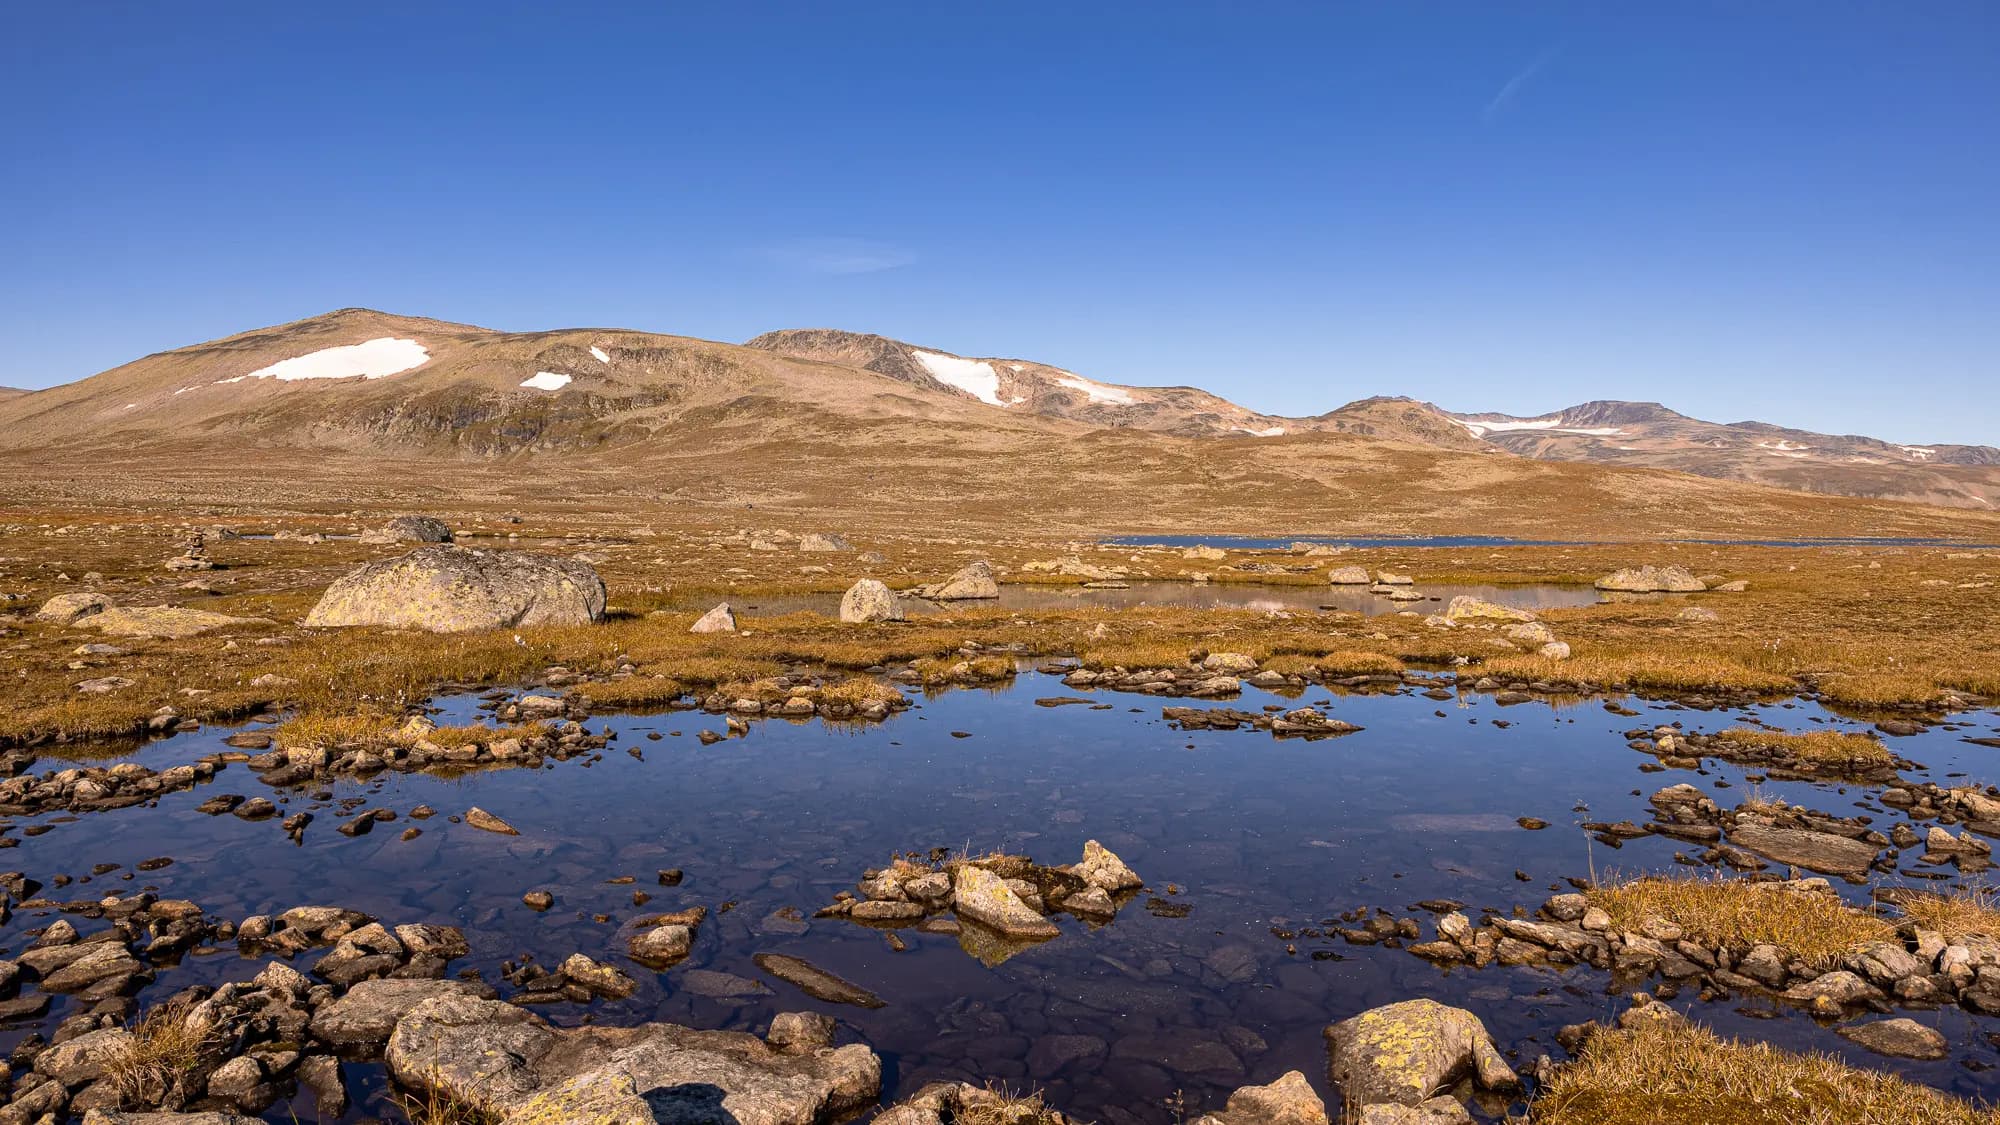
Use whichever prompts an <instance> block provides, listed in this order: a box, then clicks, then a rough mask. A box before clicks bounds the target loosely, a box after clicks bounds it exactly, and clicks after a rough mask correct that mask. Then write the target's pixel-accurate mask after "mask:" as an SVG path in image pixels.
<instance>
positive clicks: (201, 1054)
mask: <svg viewBox="0 0 2000 1125" xmlns="http://www.w3.org/2000/svg"><path fill="white" fill-rule="evenodd" d="M228 1041H229V1029H228V1028H227V1027H226V1026H224V1024H223V1022H222V1021H221V1020H218V1019H217V1018H216V1017H215V1014H214V1010H213V1009H212V1008H207V1007H204V1006H202V1005H200V1004H195V1003H189V1002H186V1001H181V1000H170V1001H167V1002H166V1003H163V1004H160V1005H158V1006H156V1007H155V1008H153V1010H152V1011H150V1012H147V1013H146V1016H145V1018H144V1019H141V1020H140V1021H139V1023H138V1024H137V1026H135V1027H133V1029H132V1042H131V1044H130V1046H129V1047H127V1048H126V1050H125V1052H124V1053H123V1054H121V1055H119V1056H118V1057H116V1058H114V1059H112V1060H110V1061H109V1063H108V1065H107V1067H106V1071H105V1077H106V1078H108V1079H109V1080H110V1081H111V1083H112V1084H113V1085H114V1086H115V1087H116V1088H117V1090H118V1094H119V1097H120V1098H121V1099H122V1100H123V1101H124V1103H125V1104H127V1105H160V1104H161V1103H163V1102H165V1101H167V1100H168V1099H170V1098H173V1099H179V1098H182V1097H192V1096H196V1095H199V1094H200V1093H201V1091H200V1090H198V1089H190V1088H189V1083H190V1082H191V1081H192V1080H193V1078H194V1076H195V1075H196V1073H197V1072H198V1071H199V1070H200V1069H201V1067H202V1064H203V1063H204V1062H212V1061H213V1059H214V1057H215V1056H217V1055H219V1054H220V1053H221V1051H222V1049H223V1048H224V1046H226V1045H227V1043H228Z"/></svg>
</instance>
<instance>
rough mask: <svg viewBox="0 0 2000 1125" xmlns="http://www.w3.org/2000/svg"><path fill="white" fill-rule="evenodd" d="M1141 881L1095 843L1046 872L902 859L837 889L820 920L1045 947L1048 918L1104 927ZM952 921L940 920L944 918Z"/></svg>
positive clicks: (999, 858)
mask: <svg viewBox="0 0 2000 1125" xmlns="http://www.w3.org/2000/svg"><path fill="white" fill-rule="evenodd" d="M1144 886H1145V881H1144V880H1142V879H1140V878H1139V876H1138V875H1137V874H1136V873H1135V872H1134V871H1133V870H1132V869H1131V868H1130V867H1128V866H1126V865H1125V861H1123V860H1121V859H1119V858H1118V856H1117V855H1116V854H1114V853H1113V852H1112V851H1111V850H1110V849H1109V848H1106V847H1105V846H1104V845H1102V844H1100V843H1098V842H1097V841H1096V840H1088V841H1085V843H1084V845H1083V858H1082V859H1081V860H1080V861H1078V862H1077V863H1074V864H1072V865H1070V866H1068V867H1045V866H1042V865H1040V864H1037V863H1035V862H1034V861H1033V860H1031V859H1029V858H1028V857H1026V856H1019V855H996V856H984V857H979V858H957V859H953V858H950V857H949V855H948V853H946V852H943V851H938V852H933V853H931V854H930V857H929V861H928V862H913V861H910V860H903V861H900V862H898V863H895V864H892V865H891V866H889V867H886V868H882V869H881V870H877V871H870V872H868V873H867V874H866V876H865V877H864V878H863V879H862V881H861V883H860V885H859V886H858V887H857V889H856V890H854V891H842V892H840V894H839V895H837V896H835V899H834V902H833V903H832V904H831V905H829V906H827V907H825V908H823V909H822V910H820V911H819V915H818V916H819V917H824V918H848V919H851V920H853V921H856V922H863V923H867V924H869V925H877V926H914V927H917V928H919V929H922V930H925V931H926V932H932V933H952V934H960V935H963V933H964V927H963V926H962V925H961V924H962V923H970V924H972V925H973V926H978V927H983V928H985V929H986V930H990V931H992V933H993V934H996V935H998V936H1000V937H1002V938H1004V939H1007V940H1009V941H1016V942H1021V941H1026V942H1035V941H1046V940H1048V939H1049V938H1052V937H1055V936H1057V935H1058V934H1059V933H1061V931H1060V930H1059V929H1058V928H1057V927H1056V924H1055V923H1054V922H1052V921H1050V920H1049V916H1050V915H1052V914H1057V913H1068V914H1071V915H1074V916H1075V917H1077V918H1080V919H1083V920H1084V921H1087V922H1108V921H1110V920H1111V919H1113V918H1115V917H1117V915H1118V909H1119V907H1120V906H1122V905H1124V903H1125V902H1127V901H1129V900H1130V898H1131V897H1132V892H1135V891H1138V890H1139V889H1140V888H1142V887H1144ZM947 913H949V914H951V915H953V918H950V919H947V918H944V917H943V915H945V914H947Z"/></svg>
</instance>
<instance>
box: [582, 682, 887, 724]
mask: <svg viewBox="0 0 2000 1125" xmlns="http://www.w3.org/2000/svg"><path fill="white" fill-rule="evenodd" d="M760 684H761V685H762V689H763V691H765V692H777V693H782V698H759V697H754V696H749V695H741V694H735V693H732V692H729V691H727V690H724V689H722V688H717V689H716V690H714V691H711V692H709V693H708V694H707V695H704V696H702V697H701V699H700V701H699V702H698V704H697V706H699V707H700V709H701V710H703V711H706V712H708V713H709V714H712V715H721V714H729V715H741V716H755V715H769V716H776V717H780V718H794V719H808V718H811V717H813V716H814V715H818V716H819V717H821V718H823V719H840V720H852V719H867V720H881V719H886V718H888V717H889V715H890V714H892V713H893V712H896V711H901V710H904V709H906V708H908V707H909V706H910V700H909V699H908V697H906V696H903V695H901V694H894V695H891V696H890V697H888V698H883V699H872V700H866V701H863V702H860V703H855V702H852V701H850V700H847V699H840V698H822V692H823V691H824V689H825V686H826V685H825V684H824V683H823V682H821V681H820V680H819V679H818V678H816V677H814V676H811V675H807V674H803V673H801V674H798V675H787V676H775V677H772V678H771V679H769V680H765V681H760ZM585 690H586V691H588V689H585ZM760 694H762V693H761V692H760Z"/></svg>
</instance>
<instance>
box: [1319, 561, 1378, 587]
mask: <svg viewBox="0 0 2000 1125" xmlns="http://www.w3.org/2000/svg"><path fill="white" fill-rule="evenodd" d="M1326 580H1327V582H1328V583H1329V584H1331V585H1334V586H1366V585H1369V584H1370V583H1372V582H1374V579H1372V578H1370V577H1368V568H1367V567H1365V566H1337V567H1334V568H1333V569H1332V570H1329V571H1327V572H1326Z"/></svg>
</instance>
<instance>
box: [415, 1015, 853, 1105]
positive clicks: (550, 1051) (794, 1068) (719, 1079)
mask: <svg viewBox="0 0 2000 1125" xmlns="http://www.w3.org/2000/svg"><path fill="white" fill-rule="evenodd" d="M785 1041H786V1044H787V1045H788V1046H789V1045H790V1043H791V1039H790V1038H789V1037H786V1040H785ZM385 1057H386V1059H387V1062H388V1065H389V1072H390V1073H391V1074H392V1075H394V1077H395V1078H396V1080H397V1081H398V1082H399V1083H401V1084H403V1085H404V1086H406V1087H410V1088H412V1089H416V1090H421V1091H435V1092H438V1093H442V1094H445V1095H447V1096H449V1097H451V1098H452V1099H454V1100H455V1101H458V1102H460V1103H462V1104H465V1105H468V1106H473V1107H476V1108H477V1109H479V1110H482V1111H484V1112H485V1113H487V1114H491V1115H493V1116H494V1117H496V1118H497V1119H498V1120H499V1121H500V1122H502V1123H525V1122H531V1121H540V1122H548V1121H599V1122H617V1123H620V1125H624V1123H632V1125H637V1123H639V1122H655V1121H687V1122H696V1121H715V1122H723V1121H728V1122H734V1123H738V1125H811V1123H813V1122H818V1121H830V1120H835V1119H838V1118H840V1117H842V1116H843V1115H845V1114H847V1113H848V1112H850V1111H853V1110H856V1109H859V1108H861V1107H862V1106H865V1105H867V1104H869V1103H871V1102H873V1101H874V1100H875V1098H876V1096H877V1094H878V1093H879V1092H880V1089H881V1080H882V1064H881V1060H880V1059H878V1058H876V1056H875V1053H874V1052H873V1051H871V1050H869V1049H868V1048H867V1047H865V1046H862V1045H860V1044H858V1043H856V1044H850V1045H848V1046H845V1047H837V1048H836V1047H825V1048H821V1049H814V1050H810V1051H805V1052H798V1053H793V1052H790V1051H787V1050H781V1049H778V1048H775V1047H773V1046H772V1045H771V1044H769V1043H767V1042H766V1041H765V1040H762V1039H759V1038H757V1037H756V1036H754V1035H748V1034H745V1033H743V1032H737V1031H695V1030H691V1029H689V1028H685V1027H680V1026H677V1025H674V1024H665V1023H650V1024H642V1025H640V1026H638V1027H625V1028H609V1027H579V1028H557V1027H554V1026H552V1025H550V1024H549V1023H548V1022H547V1021H546V1020H544V1019H542V1018H541V1017H540V1016H537V1015H535V1014H534V1013H532V1012H528V1011H526V1010H524V1009H522V1008H519V1007H516V1006H514V1005H512V1004H506V1003H502V1002H499V1001H496V1000H483V999H475V998H472V997H467V996H451V997H441V998H439V999H436V1000H433V1001H429V1002H427V1003H424V1004H421V1005H419V1006H418V1007H416V1008H415V1009H414V1010H412V1011H411V1012H410V1013H409V1014H408V1015H406V1016H404V1017H403V1018H402V1020H401V1021H400V1022H398V1023H397V1025H396V1029H395V1032H394V1034H393V1035H392V1036H391V1037H390V1039H389V1046H388V1050H387V1053H386V1056H385Z"/></svg>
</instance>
